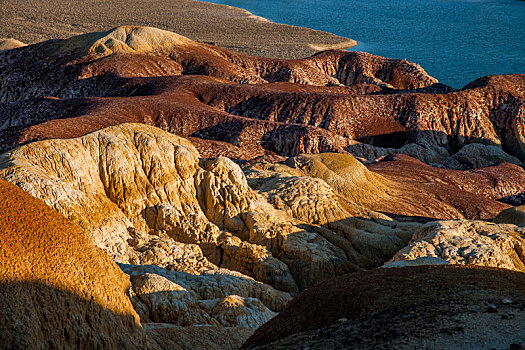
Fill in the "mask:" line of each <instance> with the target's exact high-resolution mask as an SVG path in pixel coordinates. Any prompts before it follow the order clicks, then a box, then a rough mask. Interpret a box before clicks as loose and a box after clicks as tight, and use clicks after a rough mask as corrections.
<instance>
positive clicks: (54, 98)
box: [0, 26, 525, 349]
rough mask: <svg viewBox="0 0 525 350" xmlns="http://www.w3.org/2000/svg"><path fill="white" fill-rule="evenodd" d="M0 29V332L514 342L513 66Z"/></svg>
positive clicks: (521, 213) (518, 103)
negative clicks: (446, 67)
mask: <svg viewBox="0 0 525 350" xmlns="http://www.w3.org/2000/svg"><path fill="white" fill-rule="evenodd" d="M13 36H14V35H13ZM3 45H4V46H3V47H4V49H5V50H4V51H2V52H0V152H2V153H1V154H0V178H1V179H0V186H1V188H2V191H1V192H0V193H1V194H2V201H1V203H0V204H1V206H0V208H1V210H2V214H3V215H2V216H1V218H2V219H1V221H0V249H1V250H2V254H0V266H1V275H0V280H1V281H0V286H1V287H0V288H1V290H2V293H1V294H0V300H1V306H2V307H1V308H0V310H1V311H0V318H1V319H2V322H0V341H1V342H3V343H4V344H7V345H6V347H7V348H28V347H29V348H55V347H57V346H64V347H72V348H78V347H84V348H95V347H97V348H108V349H109V348H130V349H132V348H149V349H237V348H240V347H241V346H242V347H243V348H283V349H284V348H290V349H292V348H293V349H295V348H304V349H306V348H359V349H363V348H370V349H372V348H374V349H375V348H402V349H408V348H441V349H442V348H449V349H454V348H465V347H469V348H487V349H490V348H498V349H508V348H512V349H517V348H520V346H525V317H524V316H523V315H524V313H523V311H524V309H525V295H524V292H525V290H524V287H523V286H524V285H525V284H524V282H525V275H524V274H523V273H524V272H525V206H523V205H525V170H524V169H523V162H524V161H525V76H524V75H507V76H489V77H483V78H480V79H478V80H476V81H473V82H471V83H470V84H468V85H467V86H465V87H463V88H462V89H459V90H456V89H453V88H451V87H448V86H445V85H443V84H440V83H439V82H438V81H437V80H436V79H434V78H433V77H431V76H429V75H428V74H427V73H426V72H425V70H424V69H423V68H422V67H420V66H419V65H417V64H415V63H412V62H408V61H405V60H395V59H388V58H383V57H378V56H374V55H371V54H367V53H362V52H347V51H343V50H330V51H323V52H320V53H317V54H315V55H313V56H311V57H308V58H304V59H294V60H284V59H275V58H263V57H260V56H251V55H248V54H246V53H239V52H235V51H232V50H229V49H227V48H222V47H220V46H217V45H212V44H209V43H204V42H197V41H193V40H191V39H189V38H187V37H185V36H182V35H180V34H176V33H173V32H168V31H164V30H161V29H157V28H151V27H137V26H120V27H115V28H113V29H110V30H107V31H101V32H93V33H89V34H82V35H78V36H73V37H70V38H68V39H56V40H48V41H44V42H40V43H36V44H32V45H28V46H22V45H21V44H18V43H17V42H15V41H13V40H10V41H9V42H8V41H4V42H3ZM27 310H30V312H27ZM520 344H521V345H520Z"/></svg>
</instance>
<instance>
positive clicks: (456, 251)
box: [385, 220, 525, 272]
mask: <svg viewBox="0 0 525 350" xmlns="http://www.w3.org/2000/svg"><path fill="white" fill-rule="evenodd" d="M428 257H431V258H435V262H437V263H438V264H439V263H449V264H459V265H477V266H485V267H499V268H505V269H508V270H515V271H521V272H525V229H524V228H521V227H517V226H514V225H510V224H494V223H488V222H483V221H466V220H463V221H438V222H431V223H428V224H426V225H425V226H423V227H421V228H420V229H419V230H417V231H416V233H415V234H414V236H413V237H412V240H411V241H410V242H409V244H408V246H407V247H405V248H403V249H401V250H400V251H399V252H397V253H396V255H395V256H394V257H393V258H392V260H391V262H389V263H387V264H386V265H385V267H391V266H403V265H411V263H412V262H413V261H415V263H416V264H417V261H418V260H420V259H421V258H428ZM400 262H401V263H400ZM432 263H434V262H432Z"/></svg>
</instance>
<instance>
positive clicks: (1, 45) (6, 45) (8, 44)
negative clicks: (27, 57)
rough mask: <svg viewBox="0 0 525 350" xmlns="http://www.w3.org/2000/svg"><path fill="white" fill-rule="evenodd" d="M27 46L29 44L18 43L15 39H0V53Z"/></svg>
mask: <svg viewBox="0 0 525 350" xmlns="http://www.w3.org/2000/svg"><path fill="white" fill-rule="evenodd" d="M26 45H27V44H24V43H23V42H21V41H18V40H16V39H13V38H7V39H4V38H0V52H2V51H4V50H11V49H16V48H18V47H23V46H26Z"/></svg>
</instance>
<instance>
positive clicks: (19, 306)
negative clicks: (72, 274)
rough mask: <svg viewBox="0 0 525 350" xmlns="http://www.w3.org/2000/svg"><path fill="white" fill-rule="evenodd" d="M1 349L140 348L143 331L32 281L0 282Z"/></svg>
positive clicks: (106, 311) (69, 294)
mask: <svg viewBox="0 0 525 350" xmlns="http://www.w3.org/2000/svg"><path fill="white" fill-rule="evenodd" d="M0 344H2V348H3V349H20V350H27V349H62V348H76V349H137V348H145V336H144V332H143V330H142V327H141V326H140V325H139V324H137V323H135V320H134V318H133V317H132V316H131V315H121V314H117V313H115V312H113V311H111V310H109V309H107V308H105V307H102V306H100V305H98V304H97V303H95V302H94V301H93V300H86V299H85V298H83V297H81V296H79V295H77V294H74V293H72V292H70V291H66V290H61V289H59V288H56V287H52V286H50V285H47V284H45V283H42V282H37V281H16V282H15V281H13V282H8V281H3V282H1V283H0Z"/></svg>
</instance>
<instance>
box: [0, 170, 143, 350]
mask: <svg viewBox="0 0 525 350" xmlns="http://www.w3.org/2000/svg"><path fill="white" fill-rule="evenodd" d="M0 197H1V200H0V211H1V213H2V216H1V219H0V310H1V312H0V343H1V344H2V347H3V348H6V349H27V348H31V349H37V348H38V349H56V348H77V347H86V348H104V349H136V348H137V347H144V346H145V345H146V344H145V335H144V332H143V330H142V327H141V325H140V323H139V318H138V316H137V314H136V312H135V310H134V309H133V308H132V305H131V303H130V300H129V298H128V296H127V292H128V289H129V287H130V283H129V280H128V278H127V276H126V275H125V274H124V273H123V272H122V271H121V270H120V269H119V268H118V267H117V266H116V265H115V263H114V262H112V261H111V259H109V257H108V256H107V255H106V254H104V253H103V252H102V251H101V250H100V249H98V248H95V247H94V246H93V245H92V243H91V242H90V240H89V238H88V236H87V235H86V234H85V232H84V231H82V230H81V229H80V228H79V227H78V226H77V225H75V224H72V223H71V222H70V221H68V220H66V219H65V218H64V217H63V216H62V215H60V214H58V213H57V212H55V211H54V210H53V209H51V208H49V207H48V206H46V205H45V204H44V203H43V202H42V201H41V200H38V199H35V198H34V197H32V196H30V195H29V194H27V193H25V192H24V191H22V190H21V189H19V188H18V187H16V186H14V185H12V184H10V183H8V182H6V181H4V180H1V179H0Z"/></svg>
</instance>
